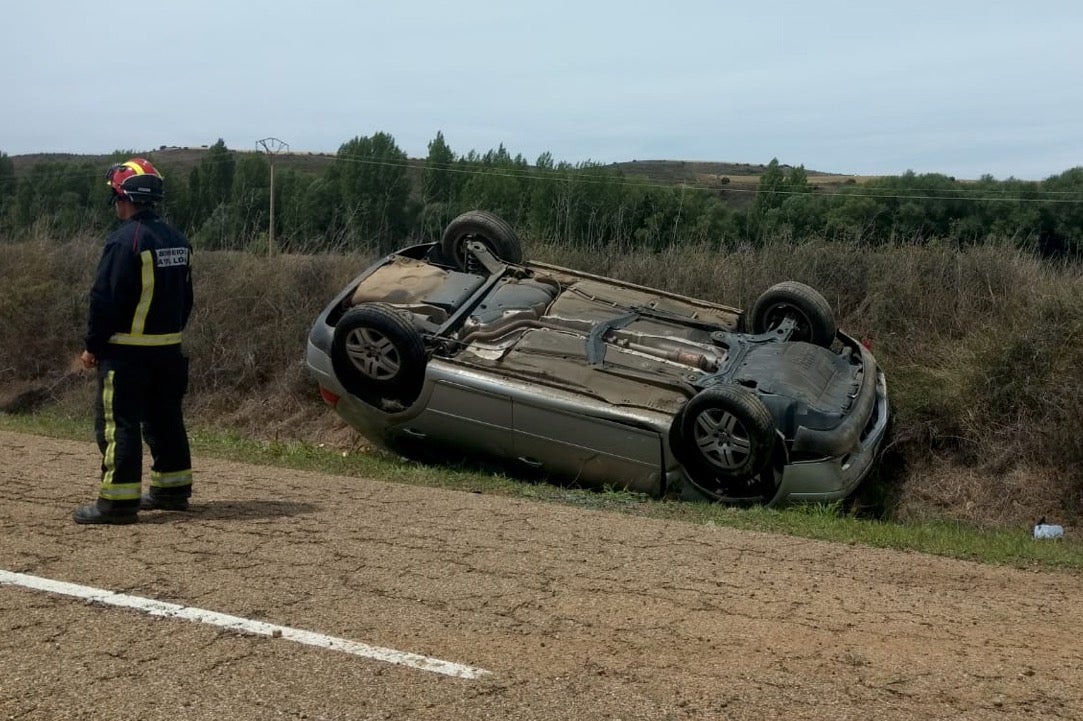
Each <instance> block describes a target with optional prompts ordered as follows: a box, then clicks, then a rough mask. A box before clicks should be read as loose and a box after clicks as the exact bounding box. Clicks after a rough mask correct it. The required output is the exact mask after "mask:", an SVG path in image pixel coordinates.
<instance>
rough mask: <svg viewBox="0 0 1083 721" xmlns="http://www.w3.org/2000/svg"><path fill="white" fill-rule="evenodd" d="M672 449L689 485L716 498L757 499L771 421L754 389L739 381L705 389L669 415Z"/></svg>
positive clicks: (768, 451)
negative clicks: (739, 384)
mask: <svg viewBox="0 0 1083 721" xmlns="http://www.w3.org/2000/svg"><path fill="white" fill-rule="evenodd" d="M674 428H675V430H676V433H675V440H677V441H678V443H677V445H676V447H675V448H674V451H675V452H676V453H677V456H678V460H679V461H680V462H681V464H682V465H683V466H684V467H685V470H686V471H687V472H688V474H689V477H690V479H691V480H692V482H693V484H694V485H696V486H697V487H698V488H700V489H701V490H702V491H704V492H706V493H708V494H709V495H711V496H713V497H715V498H719V499H734V498H752V497H756V498H761V499H762V500H769V499H765V498H762V497H763V494H764V488H763V483H762V482H761V474H762V473H763V472H764V470H765V469H766V467H767V465H768V462H769V461H770V460H771V457H772V453H773V451H774V446H775V439H776V438H777V433H776V431H775V422H774V419H773V418H772V417H771V412H770V411H769V410H768V409H767V406H766V405H764V403H763V401H762V400H761V399H760V397H759V396H757V395H756V394H755V393H754V392H752V391H751V390H749V389H748V388H745V387H743V386H738V385H720V386H714V387H711V388H707V389H705V390H702V391H700V392H699V393H697V394H696V395H695V396H693V397H692V398H691V399H690V400H689V401H688V402H687V403H686V404H685V405H684V407H683V408H682V409H681V410H680V412H679V413H678V414H677V415H676V417H675V419H674Z"/></svg>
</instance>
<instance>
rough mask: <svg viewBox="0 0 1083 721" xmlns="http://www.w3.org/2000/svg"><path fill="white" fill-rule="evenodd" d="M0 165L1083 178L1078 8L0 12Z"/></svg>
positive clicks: (591, 6) (196, 2)
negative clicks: (702, 168) (455, 164)
mask: <svg viewBox="0 0 1083 721" xmlns="http://www.w3.org/2000/svg"><path fill="white" fill-rule="evenodd" d="M0 17H2V18H3V22H2V25H0V27H2V28H3V32H2V38H3V39H2V41H0V81H2V87H3V96H4V102H3V107H4V108H5V111H4V113H3V119H2V120H0V151H3V152H6V153H7V154H8V155H21V154H26V153H37V152H73V153H95V154H97V153H109V152H112V151H114V150H137V151H140V150H151V149H155V148H158V147H159V146H161V145H204V144H207V145H209V144H212V143H214V142H215V141H216V140H217V139H218V138H222V139H223V140H225V142H226V145H227V146H229V147H230V148H235V149H253V148H255V147H256V141H257V140H259V139H261V138H265V137H276V138H280V139H281V140H283V141H285V142H286V143H288V144H289V146H290V148H291V149H292V150H295V151H323V152H332V153H333V152H335V151H336V150H337V149H338V147H339V146H340V145H341V144H342V143H344V142H346V141H348V140H350V139H352V138H354V137H357V136H369V135H372V134H374V133H376V132H386V133H389V134H390V135H392V136H393V137H394V138H395V141H396V143H397V144H398V146H399V147H400V148H401V149H402V150H403V151H404V152H406V154H407V155H409V156H410V157H424V156H425V155H426V154H427V152H428V150H427V146H428V143H429V142H430V141H431V140H432V139H433V138H434V137H436V133H437V132H438V131H440V132H443V134H444V138H445V140H446V141H447V143H448V145H449V146H450V147H451V149H452V151H454V152H455V153H456V154H458V155H464V154H466V153H467V152H469V151H470V150H477V151H479V152H485V151H487V150H490V149H495V148H497V147H498V146H499V145H500V144H503V145H504V147H505V148H507V150H508V151H509V152H510V153H511V154H512V155H516V154H521V155H522V156H523V157H525V158H526V159H527V160H528V161H529V162H531V163H533V162H534V161H535V160H536V159H537V157H538V156H539V155H540V154H541V153H543V152H546V151H548V152H550V153H551V154H552V155H553V158H554V159H555V160H557V161H568V162H571V163H578V162H583V161H588V160H589V161H595V162H601V163H608V162H617V161H627V160H652V159H654V160H657V159H668V160H698V161H727V162H742V163H766V162H768V161H770V160H771V159H772V158H778V160H779V162H781V163H784V164H790V165H795V166H796V165H804V166H805V168H806V169H809V170H822V171H828V172H838V173H857V174H886V175H897V174H901V173H904V172H906V171H907V170H913V171H915V172H917V173H944V174H947V175H952V176H955V177H958V178H977V177H979V176H981V175H985V174H989V175H993V176H994V177H996V178H998V179H1005V178H1008V177H1016V178H1023V179H1036V180H1037V179H1043V178H1045V177H1048V176H1050V175H1055V174H1058V173H1061V172H1063V171H1065V170H1067V169H1069V168H1073V167H1077V166H1083V50H1081V38H1083V2H1080V1H1079V0H1070V1H1069V0H1065V1H1060V0H1056V1H1053V0H1032V1H1031V2H1029V3H1023V2H1006V1H1001V0H975V1H970V0H966V1H963V0H939V1H937V2H929V1H927V0H910V1H908V2H905V3H904V2H897V1H891V0H884V2H868V1H859V0H853V1H852V2H842V1H836V0H801V1H794V2H784V1H782V0H759V1H757V2H749V1H748V0H744V1H742V2H730V1H727V0H714V1H706V0H704V1H694V0H655V1H654V2H641V1H639V0H619V1H616V0H614V1H610V0H597V1H592V0H576V1H567V0H546V1H545V2H525V1H519V2H516V1H515V0H459V1H458V2H455V1H451V2H447V1H439V2H436V1H432V0H417V1H414V2H411V0H397V1H396V0H391V1H388V0H381V1H380V2H362V1H360V0H357V1H354V0H306V1H305V2H298V1H296V0H295V1H294V2H280V1H278V0H264V1H263V2H259V3H239V2H234V3H226V2H222V1H221V0H217V1H215V2H211V1H210V0H206V1H204V0H188V1H184V2H169V3H158V2H147V3H110V2H93V1H90V0H79V1H76V0H53V1H52V2H43V3H31V2H19V3H8V4H6V5H5V8H4V10H3V13H2V15H0Z"/></svg>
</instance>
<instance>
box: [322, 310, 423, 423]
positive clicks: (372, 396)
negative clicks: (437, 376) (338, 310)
mask: <svg viewBox="0 0 1083 721" xmlns="http://www.w3.org/2000/svg"><path fill="white" fill-rule="evenodd" d="M331 364H332V366H333V367H334V370H335V375H336V376H337V377H338V380H339V382H340V383H342V386H343V388H345V389H346V390H347V391H349V392H350V393H352V394H353V395H355V396H357V397H358V398H360V399H361V400H363V401H365V402H366V403H369V404H370V405H374V406H380V405H381V402H382V401H384V400H392V401H398V402H400V403H405V404H409V403H412V402H413V401H414V400H416V399H417V397H418V395H419V394H420V393H421V386H422V384H423V382H424V376H425V345H424V342H423V341H422V338H421V333H420V332H419V331H418V330H417V328H415V327H414V325H413V323H411V322H410V320H409V319H408V318H406V317H405V316H404V315H403V314H402V313H400V312H398V311H396V310H395V309H394V308H391V307H390V306H387V305H384V304H383V303H362V304H360V305H358V306H356V307H354V308H351V309H350V310H348V311H347V312H346V313H345V314H344V315H343V316H342V318H341V319H340V320H339V322H338V324H337V325H336V326H335V334H334V339H333V340H332V343H331Z"/></svg>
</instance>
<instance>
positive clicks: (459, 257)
mask: <svg viewBox="0 0 1083 721" xmlns="http://www.w3.org/2000/svg"><path fill="white" fill-rule="evenodd" d="M471 240H477V241H480V242H482V243H484V244H485V246H486V247H487V248H488V250H489V252H490V253H492V254H493V255H495V256H496V257H497V258H499V259H500V260H502V261H504V262H505V263H516V264H518V263H522V262H523V244H522V242H520V240H519V236H518V235H516V233H515V230H514V229H512V227H511V226H510V225H509V224H508V223H507V222H505V221H504V220H503V219H502V218H500V217H498V216H496V215H494V214H493V213H489V212H487V211H484V210H472V211H470V212H467V213H463V214H462V215H460V216H458V217H457V218H455V219H454V220H452V221H451V222H450V223H448V225H447V228H445V229H444V235H443V237H442V238H441V240H440V250H441V251H443V254H444V257H446V258H448V259H449V260H450V261H451V262H453V263H454V264H455V267H456V268H458V269H459V270H461V271H464V272H468V273H480V274H483V275H484V274H485V268H484V267H482V266H481V264H480V263H478V262H477V260H476V259H474V258H473V257H471V256H470V254H469V253H467V251H466V244H467V242H468V241H471Z"/></svg>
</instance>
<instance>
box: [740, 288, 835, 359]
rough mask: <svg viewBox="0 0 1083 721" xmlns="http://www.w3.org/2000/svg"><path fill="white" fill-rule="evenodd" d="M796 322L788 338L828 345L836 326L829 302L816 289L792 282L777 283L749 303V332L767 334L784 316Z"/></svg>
mask: <svg viewBox="0 0 1083 721" xmlns="http://www.w3.org/2000/svg"><path fill="white" fill-rule="evenodd" d="M788 317H789V318H793V319H794V321H795V322H796V324H797V327H796V329H795V330H794V333H793V334H792V335H791V336H790V340H795V341H805V342H806V343H813V344H815V345H819V346H823V347H825V348H827V347H829V346H830V345H831V343H832V341H834V340H835V333H836V331H837V330H838V327H837V326H836V325H835V314H834V312H832V310H831V304H830V303H828V302H827V299H826V298H824V297H823V296H822V295H820V293H819V292H818V291H816V290H815V289H814V288H812V287H810V286H807V285H805V284H804V283H796V282H794V281H786V282H783V283H777V284H775V285H773V286H771V287H770V288H768V289H767V290H765V291H764V292H763V293H762V294H761V295H760V297H759V298H757V299H756V302H755V303H754V304H753V305H752V311H751V319H752V332H753V333H757V334H758V333H767V332H769V331H771V330H774V329H775V328H778V327H779V326H780V325H781V324H782V322H783V321H784V320H786V319H787V318H788Z"/></svg>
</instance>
